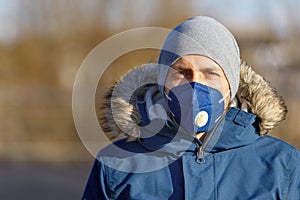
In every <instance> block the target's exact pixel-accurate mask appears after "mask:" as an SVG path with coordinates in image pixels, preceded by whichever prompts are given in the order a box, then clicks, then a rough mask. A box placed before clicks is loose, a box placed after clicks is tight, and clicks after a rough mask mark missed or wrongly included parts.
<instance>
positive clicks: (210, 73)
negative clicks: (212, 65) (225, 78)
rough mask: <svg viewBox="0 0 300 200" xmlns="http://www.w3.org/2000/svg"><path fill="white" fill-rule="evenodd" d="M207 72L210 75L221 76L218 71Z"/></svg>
mask: <svg viewBox="0 0 300 200" xmlns="http://www.w3.org/2000/svg"><path fill="white" fill-rule="evenodd" d="M206 74H207V75H208V76H217V77H219V76H220V75H219V73H217V72H207V73H206Z"/></svg>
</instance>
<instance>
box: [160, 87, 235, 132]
mask: <svg viewBox="0 0 300 200" xmlns="http://www.w3.org/2000/svg"><path fill="white" fill-rule="evenodd" d="M229 92H230V91H228V92H227V94H226V95H225V97H223V95H222V94H221V92H219V91H218V90H216V89H214V88H211V87H208V86H206V85H203V84H200V83H197V82H191V83H187V84H184V85H180V86H177V87H174V88H172V89H171V90H170V92H169V95H166V96H167V98H168V106H169V109H170V112H171V114H172V115H173V118H174V119H175V121H176V122H177V124H178V125H180V126H181V127H182V128H183V129H185V130H186V131H188V132H190V133H200V132H208V131H210V130H211V129H212V128H213V127H214V126H215V125H216V123H217V121H218V119H219V118H220V117H221V115H222V114H223V112H224V99H225V98H226V97H227V95H228V94H229Z"/></svg>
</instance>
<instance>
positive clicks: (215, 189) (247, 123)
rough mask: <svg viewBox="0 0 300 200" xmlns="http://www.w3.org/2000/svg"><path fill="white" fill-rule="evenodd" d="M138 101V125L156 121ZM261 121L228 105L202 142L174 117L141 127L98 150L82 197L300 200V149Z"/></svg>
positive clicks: (148, 199) (144, 105) (260, 118)
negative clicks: (269, 132)
mask: <svg viewBox="0 0 300 200" xmlns="http://www.w3.org/2000/svg"><path fill="white" fill-rule="evenodd" d="M144 70H145V69H144ZM242 81H243V80H242ZM147 91H149V90H147ZM152 94H153V93H152ZM146 96H147V95H146ZM150 96H151V95H150ZM152 96H154V95H152ZM144 98H145V97H144ZM274 98H275V97H274ZM138 102H146V101H138ZM148 103H149V102H148ZM137 104H138V106H137V108H138V113H139V115H140V127H143V126H147V125H149V123H154V127H155V126H156V125H155V123H157V126H158V127H159V126H160V124H159V123H160V122H161V120H157V119H155V118H153V119H149V118H151V117H149V115H150V114H149V112H147V105H146V104H143V103H142V106H141V105H140V104H139V103H137ZM265 107H268V105H266V106H265ZM268 108H269V107H268ZM123 109H126V108H123ZM273 109H275V108H273ZM123 112H124V110H123ZM131 114H132V113H131ZM274 115H276V114H274ZM114 120H119V119H114ZM263 120H265V119H264V118H262V117H261V116H259V113H258V114H257V115H254V114H252V113H249V112H245V111H242V110H241V109H239V108H231V109H230V110H229V111H228V112H227V113H226V115H225V116H224V117H223V118H222V119H221V121H220V123H218V125H217V126H216V127H215V129H213V131H212V132H211V133H209V134H207V137H206V138H205V139H204V141H203V142H202V141H200V140H198V139H197V138H195V137H194V136H193V135H191V134H189V133H185V132H184V130H179V129H178V127H176V125H174V124H173V123H172V122H171V121H170V120H166V121H165V123H164V125H163V127H162V128H161V129H160V130H159V131H153V128H152V129H147V128H145V129H142V131H140V133H139V134H140V138H139V139H138V140H134V141H128V140H127V139H121V140H118V141H116V142H114V144H111V145H109V146H107V147H106V148H104V149H102V150H101V151H100V153H99V155H98V157H97V159H96V160H95V163H94V165H93V168H92V171H91V174H90V176H89V179H88V182H87V185H86V188H85V190H84V193H83V196H82V199H131V200H133V199H136V200H143V199H145V200H152V199H153V200H154V199H155V200H157V199H162V200H165V199H187V200H189V199H200V200H205V199H209V200H214V199H221V200H223V199H225V200H238V199H241V200H244V199H261V200H268V199H270V200H271V199H284V200H300V154H299V151H298V150H297V149H295V148H294V147H292V146H290V145H289V144H287V143H285V142H283V141H281V140H279V139H276V138H274V137H271V136H262V135H261V131H262V129H263V128H264V126H263V125H262V121H263ZM106 123H108V121H106ZM152 125H153V124H152ZM111 127H112V126H111ZM152 127H153V126H152Z"/></svg>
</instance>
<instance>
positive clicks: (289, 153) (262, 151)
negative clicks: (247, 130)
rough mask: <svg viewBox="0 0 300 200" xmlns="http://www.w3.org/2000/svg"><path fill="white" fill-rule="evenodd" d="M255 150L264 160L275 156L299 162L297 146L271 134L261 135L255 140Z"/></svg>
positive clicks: (299, 155) (287, 160)
mask: <svg viewBox="0 0 300 200" xmlns="http://www.w3.org/2000/svg"><path fill="white" fill-rule="evenodd" d="M255 150H256V152H257V153H258V154H259V156H260V157H262V158H263V159H265V160H273V159H275V158H277V159H280V160H285V161H286V162H290V161H291V160H293V162H294V163H298V164H300V153H299V151H298V150H297V148H295V147H293V146H292V145H290V144H288V143H287V142H285V141H283V140H280V139H278V138H275V137H272V136H261V137H260V138H259V139H258V140H257V141H256V142H255Z"/></svg>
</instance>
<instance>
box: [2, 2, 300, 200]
mask: <svg viewBox="0 0 300 200" xmlns="http://www.w3.org/2000/svg"><path fill="white" fill-rule="evenodd" d="M299 10H300V1H298V0H285V1H280V0H272V1H271V0H265V1H261V0H243V1H234V0H223V1H211V0H195V1H193V0H191V1H181V0H173V1H166V0H152V1H147V0H139V1H134V0H123V1H117V0H86V1H81V0H72V1H70V0H26V1H23V0H0V88H1V90H0V174H1V177H0V198H1V199H19V198H22V199H29V198H30V199H79V198H80V195H81V193H82V191H83V188H84V185H85V182H86V179H87V177H88V174H89V170H90V167H91V165H92V162H93V157H92V156H91V155H90V154H89V153H88V151H87V150H86V149H85V147H84V146H83V144H82V143H81V141H80V139H79V137H78V135H77V132H76V129H75V126H74V122H73V118H72V88H73V82H74V79H75V76H76V73H77V70H78V69H79V67H80V65H81V63H82V61H83V60H84V58H85V57H86V56H87V55H88V53H89V52H90V51H91V50H92V49H93V48H94V47H95V46H97V45H98V44H99V43H100V42H101V41H103V40H105V39H107V38H108V37H110V36H112V35H114V34H117V33H119V32H121V31H124V30H128V29H131V28H137V27H145V26H154V27H165V28H173V27H174V26H175V25H177V24H178V23H180V22H182V21H183V20H185V19H187V18H189V17H192V16H195V15H208V16H211V17H214V18H216V19H218V20H219V21H221V22H222V23H223V24H224V25H225V26H227V27H228V28H229V29H230V30H231V31H232V32H233V34H234V35H235V36H236V38H237V40H238V43H239V46H240V48H241V55H242V58H243V59H245V60H247V62H248V63H249V64H250V65H252V66H253V68H254V69H255V70H256V71H257V72H259V73H260V74H262V75H263V76H264V77H265V79H266V80H268V81H269V82H270V83H271V85H272V86H274V87H275V88H276V89H277V91H278V93H279V95H281V96H283V97H284V99H285V100H286V103H287V106H288V109H289V112H288V116H287V119H286V120H285V121H284V122H283V123H281V125H280V126H278V127H277V128H276V129H274V130H273V131H272V132H271V133H270V134H271V135H273V136H276V137H279V138H281V139H283V140H285V141H287V142H289V143H290V144H292V145H294V146H296V147H297V148H298V149H299V148H300V123H299V118H300V114H299V108H300V107H299V100H300V51H299V46H300V14H299ZM146 39H150V40H151V38H145V40H146ZM158 53H159V52H158V50H154V49H145V50H138V51H133V52H130V53H128V54H126V55H123V56H121V57H120V58H119V59H117V60H116V61H115V62H113V63H112V64H111V66H110V67H109V70H112V71H110V72H109V73H107V74H108V76H105V77H104V78H103V77H102V78H101V79H100V84H99V85H100V87H99V88H98V89H99V93H98V95H100V96H101V94H103V92H104V91H105V89H107V88H108V87H109V86H110V85H111V83H112V82H113V81H115V80H117V79H118V77H119V76H120V75H121V74H122V73H123V72H125V71H127V70H128V69H130V68H132V67H134V66H136V65H140V64H143V63H146V62H148V61H155V60H156V58H157V55H158ZM100 99H101V97H100Z"/></svg>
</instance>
